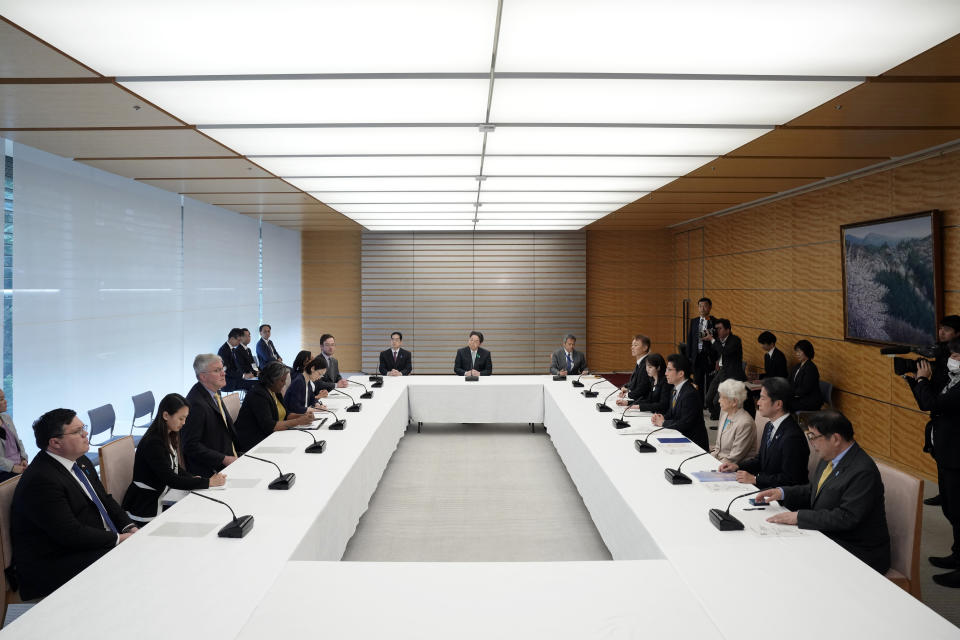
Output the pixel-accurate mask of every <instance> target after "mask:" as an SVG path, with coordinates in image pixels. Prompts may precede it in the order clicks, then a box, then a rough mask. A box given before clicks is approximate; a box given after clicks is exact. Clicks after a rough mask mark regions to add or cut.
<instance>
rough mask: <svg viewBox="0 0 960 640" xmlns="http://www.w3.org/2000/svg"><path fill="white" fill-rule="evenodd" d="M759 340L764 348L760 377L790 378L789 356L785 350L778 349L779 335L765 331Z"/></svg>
mask: <svg viewBox="0 0 960 640" xmlns="http://www.w3.org/2000/svg"><path fill="white" fill-rule="evenodd" d="M757 342H759V343H760V347H761V348H762V349H763V351H764V354H763V373H762V374H760V378H761V379H762V378H788V377H789V375H790V374H789V373H788V371H787V357H786V356H785V355H783V351H780V349H777V336H775V335H773V334H772V333H771V332H769V331H764V332H763V333H761V334H760V335H759V336H758V337H757Z"/></svg>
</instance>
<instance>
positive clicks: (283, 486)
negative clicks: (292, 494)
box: [267, 473, 297, 491]
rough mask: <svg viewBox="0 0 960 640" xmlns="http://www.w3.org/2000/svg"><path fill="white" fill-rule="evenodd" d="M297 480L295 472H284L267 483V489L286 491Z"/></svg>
mask: <svg viewBox="0 0 960 640" xmlns="http://www.w3.org/2000/svg"><path fill="white" fill-rule="evenodd" d="M296 481H297V475H296V474H295V473H284V474H282V475H281V476H280V477H279V478H277V479H276V480H274V481H273V482H271V483H270V484H268V485H267V488H268V489H276V490H280V491H286V490H287V489H289V488H290V487H292V486H293V483H294V482H296Z"/></svg>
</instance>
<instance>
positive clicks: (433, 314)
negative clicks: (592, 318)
mask: <svg viewBox="0 0 960 640" xmlns="http://www.w3.org/2000/svg"><path fill="white" fill-rule="evenodd" d="M585 254H586V236H585V234H584V233H583V232H579V231H578V232H541V231H528V232H504V233H499V232H479V233H476V232H474V233H471V232H450V233H443V232H406V233H374V232H364V234H363V250H362V314H363V318H362V328H363V334H362V344H363V368H364V371H372V370H374V369H376V367H377V364H378V362H379V353H380V352H381V351H382V350H384V349H386V348H387V347H388V346H389V344H390V333H391V332H392V331H400V332H402V333H403V338H404V346H405V347H406V348H408V349H410V350H411V351H413V367H414V371H413V372H414V373H415V374H418V373H419V374H443V373H453V361H454V355H455V353H456V350H457V349H459V348H460V347H463V346H465V345H466V344H467V337H468V334H469V333H470V331H471V330H474V329H476V330H478V331H480V332H482V333H483V335H484V343H483V346H484V347H485V348H487V349H489V350H490V351H491V354H492V358H493V372H494V375H496V374H498V373H547V372H548V371H549V367H550V354H551V353H552V352H553V351H554V350H555V349H557V348H558V347H559V346H560V343H561V340H562V338H563V336H564V335H565V334H567V333H572V334H574V335H576V336H577V347H578V349H581V350H584V349H585V348H586V339H585V333H586V331H585V328H586V320H585V318H586V266H585V265H586V263H585Z"/></svg>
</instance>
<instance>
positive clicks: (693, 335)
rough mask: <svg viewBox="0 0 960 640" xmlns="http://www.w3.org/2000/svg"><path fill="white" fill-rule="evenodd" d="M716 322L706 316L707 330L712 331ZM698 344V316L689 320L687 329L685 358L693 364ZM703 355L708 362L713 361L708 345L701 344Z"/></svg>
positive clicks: (714, 319) (695, 359)
mask: <svg viewBox="0 0 960 640" xmlns="http://www.w3.org/2000/svg"><path fill="white" fill-rule="evenodd" d="M716 321H717V319H716V318H714V317H713V316H707V328H708V329H713V328H714V323H715V322H716ZM698 342H700V316H699V315H697V316H694V317H693V318H690V327H689V328H688V329H687V358H689V359H690V363H691V364H693V363H695V362H696V361H697V353H698V352H697V343H698ZM703 355H704V356H705V357H706V358H707V359H708V360H711V361H712V360H713V351H711V350H710V343H709V342H705V343H704V344H703Z"/></svg>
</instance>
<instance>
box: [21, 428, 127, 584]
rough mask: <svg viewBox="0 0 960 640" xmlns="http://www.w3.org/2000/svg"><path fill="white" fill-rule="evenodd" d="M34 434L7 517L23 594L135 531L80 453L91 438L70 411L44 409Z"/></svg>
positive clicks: (58, 579)
mask: <svg viewBox="0 0 960 640" xmlns="http://www.w3.org/2000/svg"><path fill="white" fill-rule="evenodd" d="M33 433H34V435H35V436H36V440H37V447H39V448H40V453H38V454H37V457H36V458H34V460H33V462H31V463H30V464H29V465H28V466H27V468H26V470H25V471H24V472H23V475H22V476H21V478H20V483H19V484H18V485H17V488H16V491H15V492H14V494H13V505H12V508H11V515H10V520H11V527H10V535H11V538H12V541H13V571H14V573H15V575H16V578H17V580H18V582H19V586H20V596H21V597H22V598H23V599H24V600H32V599H34V598H43V597H45V596H47V595H49V594H51V593H53V592H54V591H55V590H56V589H58V588H60V587H61V586H62V585H63V584H64V583H65V582H67V581H68V580H70V579H71V578H73V577H74V576H75V575H77V574H78V573H80V572H81V571H83V570H84V569H86V568H87V567H89V566H90V565H91V564H93V563H94V562H96V561H97V560H98V559H100V557H102V556H103V555H104V554H106V553H107V552H108V551H110V549H113V548H114V547H115V546H117V545H118V544H120V543H121V542H123V541H124V540H126V539H127V538H129V537H130V536H131V535H133V534H134V533H135V532H136V531H137V527H136V525H135V524H134V523H133V522H132V521H131V520H130V518H128V517H127V514H126V513H124V511H123V509H121V508H120V505H118V504H117V503H116V502H115V501H114V499H113V498H112V497H111V496H110V495H108V494H107V491H106V489H104V488H103V485H102V484H100V478H98V477H97V472H96V470H95V469H94V468H93V464H91V462H90V460H88V459H87V457H86V455H84V454H85V453H86V452H87V451H88V450H89V449H90V441H89V440H88V439H87V430H86V427H84V425H83V422H81V421H80V418H79V417H77V414H76V412H75V411H71V410H69V409H54V410H53V411H48V412H47V413H45V414H43V415H42V416H40V418H39V419H38V420H37V421H36V422H34V423H33Z"/></svg>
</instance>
